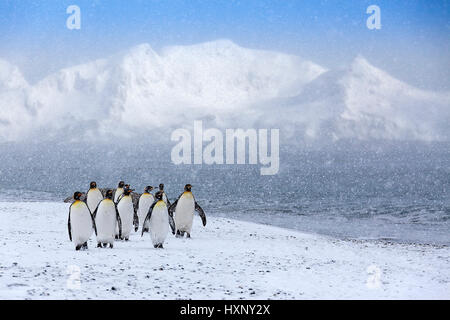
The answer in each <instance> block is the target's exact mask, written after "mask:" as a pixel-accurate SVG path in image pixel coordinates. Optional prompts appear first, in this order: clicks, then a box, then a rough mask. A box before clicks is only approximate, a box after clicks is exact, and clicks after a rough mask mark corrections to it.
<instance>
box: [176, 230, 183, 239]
mask: <svg viewBox="0 0 450 320" xmlns="http://www.w3.org/2000/svg"><path fill="white" fill-rule="evenodd" d="M175 237H177V238H181V237H182V236H181V233H180V230H177V234H176V235H175Z"/></svg>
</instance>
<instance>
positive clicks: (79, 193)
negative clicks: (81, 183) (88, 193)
mask: <svg viewBox="0 0 450 320" xmlns="http://www.w3.org/2000/svg"><path fill="white" fill-rule="evenodd" d="M82 195H83V194H82V193H81V192H80V191H77V192H75V193H74V194H73V198H74V199H75V200H80V198H81V196H82Z"/></svg>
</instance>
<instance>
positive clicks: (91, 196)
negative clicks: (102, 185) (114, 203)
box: [86, 188, 103, 212]
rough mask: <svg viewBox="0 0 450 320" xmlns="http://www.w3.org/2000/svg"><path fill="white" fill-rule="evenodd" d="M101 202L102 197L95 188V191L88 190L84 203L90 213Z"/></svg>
mask: <svg viewBox="0 0 450 320" xmlns="http://www.w3.org/2000/svg"><path fill="white" fill-rule="evenodd" d="M102 200H103V195H102V193H101V191H100V190H99V189H97V188H95V189H90V190H89V191H88V194H87V201H86V202H87V205H88V207H89V210H91V212H94V210H95V209H96V208H97V206H98V204H99V203H100V201H102Z"/></svg>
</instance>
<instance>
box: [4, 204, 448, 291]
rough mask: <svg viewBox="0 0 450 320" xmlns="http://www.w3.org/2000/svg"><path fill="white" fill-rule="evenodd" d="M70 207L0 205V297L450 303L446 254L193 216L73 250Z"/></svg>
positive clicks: (421, 247)
mask: <svg viewBox="0 0 450 320" xmlns="http://www.w3.org/2000/svg"><path fill="white" fill-rule="evenodd" d="M68 208H69V204H66V203H56V202H22V203H21V202H0V219H1V220H0V234H1V238H0V239H1V241H0V299H450V248H449V247H448V246H431V245H417V244H400V243H387V242H381V241H377V242H373V241H372V242H368V241H346V240H339V239H335V238H330V237H325V236H319V235H313V234H305V233H300V232H296V231H293V230H288V229H282V228H277V227H272V226H266V225H260V224H254V223H248V222H241V221H237V220H232V219H226V218H216V217H211V216H208V224H207V226H206V227H205V228H204V227H202V226H201V221H200V218H199V217H198V216H196V217H195V220H194V229H193V232H192V239H177V238H175V237H173V236H172V235H171V234H170V236H169V237H168V239H167V241H166V243H165V249H154V248H153V247H152V244H151V241H150V238H149V236H148V234H145V235H144V237H142V238H141V237H140V233H139V234H138V233H134V234H133V235H132V236H131V239H130V241H129V242H116V244H115V247H114V249H99V248H96V242H95V235H93V236H92V237H91V240H90V241H89V250H88V251H83V252H76V251H75V250H74V246H73V244H72V243H71V242H69V240H68V235H67V214H68Z"/></svg>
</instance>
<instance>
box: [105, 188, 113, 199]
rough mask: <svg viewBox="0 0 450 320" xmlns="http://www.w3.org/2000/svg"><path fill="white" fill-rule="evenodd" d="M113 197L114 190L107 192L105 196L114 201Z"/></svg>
mask: <svg viewBox="0 0 450 320" xmlns="http://www.w3.org/2000/svg"><path fill="white" fill-rule="evenodd" d="M112 196H113V191H112V190H108V191H106V195H105V197H106V199H112Z"/></svg>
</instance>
